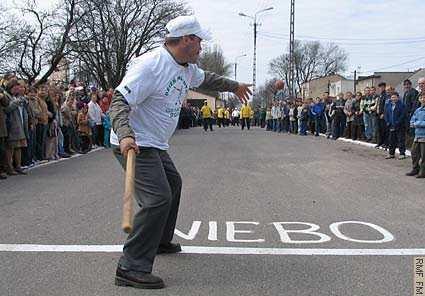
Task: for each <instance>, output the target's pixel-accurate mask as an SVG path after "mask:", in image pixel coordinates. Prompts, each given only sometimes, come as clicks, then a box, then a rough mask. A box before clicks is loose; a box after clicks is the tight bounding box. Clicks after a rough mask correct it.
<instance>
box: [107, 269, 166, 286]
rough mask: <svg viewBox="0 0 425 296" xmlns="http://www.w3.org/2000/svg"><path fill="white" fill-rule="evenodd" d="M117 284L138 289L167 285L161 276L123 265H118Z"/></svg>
mask: <svg viewBox="0 0 425 296" xmlns="http://www.w3.org/2000/svg"><path fill="white" fill-rule="evenodd" d="M115 285H116V286H128V287H134V288H138V289H162V288H164V286H165V285H164V282H163V281H162V279H161V278H160V277H157V276H154V275H152V274H151V273H149V272H141V271H132V270H127V269H123V268H122V267H117V271H116V275H115Z"/></svg>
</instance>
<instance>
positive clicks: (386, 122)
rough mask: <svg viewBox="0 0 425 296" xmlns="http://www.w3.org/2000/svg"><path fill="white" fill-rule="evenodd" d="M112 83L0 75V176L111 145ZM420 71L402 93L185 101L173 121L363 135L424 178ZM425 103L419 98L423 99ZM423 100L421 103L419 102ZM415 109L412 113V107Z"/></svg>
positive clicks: (424, 94) (424, 89)
mask: <svg viewBox="0 0 425 296" xmlns="http://www.w3.org/2000/svg"><path fill="white" fill-rule="evenodd" d="M112 96H113V90H112V89H109V90H107V91H103V90H98V89H97V88H96V87H94V86H91V87H87V86H86V85H84V83H81V82H78V81H71V82H70V83H69V84H68V85H63V84H59V85H58V84H54V83H45V84H37V83H36V84H35V86H33V85H27V83H26V82H25V81H23V80H19V79H18V78H17V77H16V76H14V75H6V76H4V77H3V78H1V79H0V179H5V178H7V176H8V175H9V176H13V175H18V174H23V175H25V174H27V168H29V167H31V166H34V165H36V164H38V163H42V162H47V161H53V160H58V159H59V158H68V157H70V156H72V155H73V154H75V153H87V152H88V151H89V150H90V149H92V148H93V147H95V148H96V147H100V146H103V147H107V148H108V147H110V142H109V136H110V131H111V121H110V118H109V115H108V109H109V105H110V103H111V100H112ZM423 101H425V78H421V79H420V80H419V91H418V90H416V89H414V88H413V87H412V83H411V81H409V80H405V81H404V94H403V95H402V96H400V95H399V94H398V93H397V92H396V91H395V90H394V88H393V87H391V86H387V85H386V84H385V83H384V82H382V83H380V84H379V85H378V89H376V88H375V87H367V88H366V89H364V90H363V91H358V92H356V93H355V94H353V93H351V92H346V93H345V94H343V93H340V94H338V95H337V96H336V97H335V98H333V97H330V96H329V94H328V93H323V95H322V96H321V97H317V98H309V99H306V100H302V99H297V100H294V101H291V100H275V101H274V102H273V103H272V104H271V106H270V107H268V108H259V107H257V108H254V109H251V107H250V106H249V105H248V104H244V105H242V107H241V108H226V107H224V106H219V107H218V108H217V109H216V110H212V109H211V108H210V107H209V106H208V104H207V102H206V101H205V102H204V105H203V106H202V108H199V107H194V106H191V105H190V104H188V103H186V102H185V103H184V104H183V105H182V108H181V113H180V119H179V124H178V128H180V129H187V128H190V127H196V126H203V127H204V129H205V131H207V130H208V129H209V130H211V131H213V126H214V125H217V126H218V127H219V128H221V127H223V128H224V127H226V126H230V125H232V126H241V128H242V129H244V128H245V127H247V129H250V126H259V127H261V128H265V129H266V130H267V131H273V132H277V133H292V134H298V135H302V136H305V135H307V134H308V133H311V134H312V135H315V136H319V135H320V134H325V135H326V137H327V138H329V139H334V140H336V139H338V138H340V137H345V138H349V139H352V140H363V141H366V142H371V143H375V144H376V146H375V147H376V148H383V149H385V150H388V152H389V153H388V156H387V157H386V158H387V159H391V158H395V151H396V148H398V149H399V153H400V155H399V157H398V158H399V159H405V158H406V148H409V149H411V152H412V160H413V170H412V172H410V173H409V175H418V177H421V178H425V108H424V106H425V102H423ZM422 102H423V103H422ZM421 104H422V107H421ZM415 112H416V113H415Z"/></svg>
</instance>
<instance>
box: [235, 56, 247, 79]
mask: <svg viewBox="0 0 425 296" xmlns="http://www.w3.org/2000/svg"><path fill="white" fill-rule="evenodd" d="M242 57H246V54H241V55H239V56H237V57H236V58H235V73H234V74H235V81H237V79H236V77H237V75H236V74H237V72H238V59H239V58H242Z"/></svg>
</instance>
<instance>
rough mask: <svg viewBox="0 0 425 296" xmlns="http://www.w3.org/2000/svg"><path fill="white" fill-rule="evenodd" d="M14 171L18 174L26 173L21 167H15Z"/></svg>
mask: <svg viewBox="0 0 425 296" xmlns="http://www.w3.org/2000/svg"><path fill="white" fill-rule="evenodd" d="M15 171H16V172H17V173H18V174H19V175H27V174H28V173H27V171H26V170H24V169H21V168H19V169H15Z"/></svg>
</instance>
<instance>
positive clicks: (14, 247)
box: [0, 244, 425, 256]
mask: <svg viewBox="0 0 425 296" xmlns="http://www.w3.org/2000/svg"><path fill="white" fill-rule="evenodd" d="M122 247H123V246H122V245H30V244H0V252H35V253H46V252H55V253H121V252H122ZM182 253H183V254H206V255H291V256H294V255H295V256H425V249H301V248H299V249H298V248H237V247H201V246H183V247H182Z"/></svg>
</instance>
